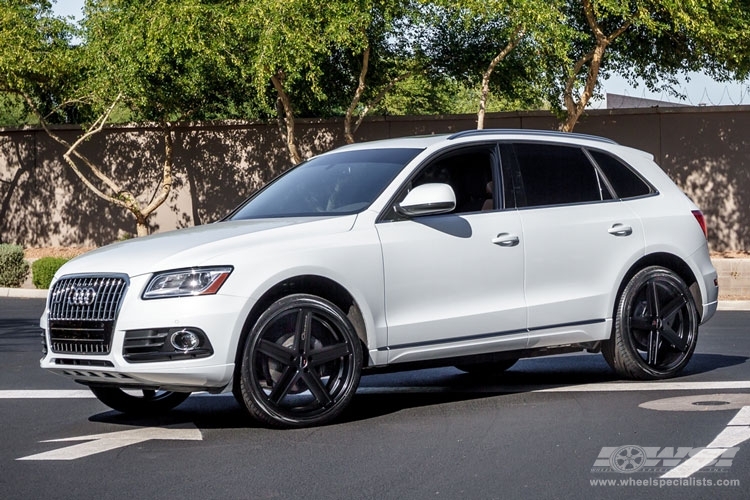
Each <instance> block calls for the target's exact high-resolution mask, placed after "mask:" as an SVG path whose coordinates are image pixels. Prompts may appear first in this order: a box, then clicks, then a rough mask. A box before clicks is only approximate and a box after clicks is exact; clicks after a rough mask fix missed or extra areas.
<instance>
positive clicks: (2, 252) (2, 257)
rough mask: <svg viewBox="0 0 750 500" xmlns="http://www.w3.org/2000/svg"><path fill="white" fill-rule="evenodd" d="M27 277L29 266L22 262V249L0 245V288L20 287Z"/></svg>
mask: <svg viewBox="0 0 750 500" xmlns="http://www.w3.org/2000/svg"><path fill="white" fill-rule="evenodd" d="M28 275H29V264H28V263H27V262H26V261H25V260H23V247H22V246H20V245H9V244H7V243H3V244H0V287H10V288H17V287H20V286H21V285H23V282H24V281H25V280H26V276H28Z"/></svg>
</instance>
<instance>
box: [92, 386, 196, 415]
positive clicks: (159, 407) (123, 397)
mask: <svg viewBox="0 0 750 500" xmlns="http://www.w3.org/2000/svg"><path fill="white" fill-rule="evenodd" d="M90 389H91V392H93V393H94V396H96V398H97V399H98V400H99V401H101V402H102V403H104V404H105V405H107V406H109V407H110V408H112V409H113V410H117V411H119V412H121V413H126V414H129V415H138V416H151V415H159V414H161V413H166V412H168V411H169V410H171V409H172V408H174V407H176V406H177V405H179V404H180V403H182V402H183V401H185V400H186V399H187V398H188V396H190V393H189V392H172V391H156V390H151V389H138V390H136V389H126V388H120V387H102V386H100V387H96V386H94V387H90Z"/></svg>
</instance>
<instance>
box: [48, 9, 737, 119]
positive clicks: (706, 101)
mask: <svg viewBox="0 0 750 500" xmlns="http://www.w3.org/2000/svg"><path fill="white" fill-rule="evenodd" d="M83 2H84V0H57V1H56V2H53V5H52V8H53V10H54V11H55V13H56V14H58V15H64V16H73V17H75V18H76V19H80V18H81V17H82V16H83ZM688 76H689V79H685V78H681V79H680V84H679V85H678V87H677V90H678V91H679V92H680V93H682V94H684V95H685V98H684V99H677V98H675V97H673V96H671V95H667V94H661V93H653V92H649V91H648V89H647V88H646V86H645V85H643V84H640V85H638V86H636V87H633V86H632V85H630V84H629V83H628V82H627V81H626V80H625V78H623V77H621V76H618V75H613V76H612V77H610V78H609V79H608V80H604V81H603V82H602V87H603V90H602V93H603V94H606V93H612V94H620V95H626V96H629V97H644V98H647V99H656V100H661V101H669V102H679V103H682V104H688V105H691V106H726V105H732V104H747V105H750V81H746V82H717V81H714V80H713V79H711V78H710V77H709V76H707V75H704V74H701V73H691V74H690V75H688ZM589 107H591V108H594V109H598V108H605V107H606V102H605V101H604V100H599V101H592V103H591V104H590V106H589Z"/></svg>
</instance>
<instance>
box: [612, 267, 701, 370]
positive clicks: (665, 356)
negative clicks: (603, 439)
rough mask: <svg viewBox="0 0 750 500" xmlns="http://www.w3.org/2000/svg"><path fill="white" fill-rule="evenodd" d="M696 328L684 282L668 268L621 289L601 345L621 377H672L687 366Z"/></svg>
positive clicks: (652, 270) (649, 269) (645, 274)
mask: <svg viewBox="0 0 750 500" xmlns="http://www.w3.org/2000/svg"><path fill="white" fill-rule="evenodd" d="M698 323H699V320H698V312H697V309H696V306H695V303H694V302H693V297H692V295H691V294H690V291H689V290H688V288H687V286H686V285H685V282H684V281H683V280H682V279H681V278H680V277H679V276H678V275H677V274H675V273H674V272H672V271H670V270H669V269H666V268H663V267H659V266H651V267H647V268H645V269H643V270H641V271H639V272H638V273H636V274H635V276H633V278H632V279H631V280H630V281H629V282H628V284H627V286H626V287H625V289H624V290H623V292H622V295H621V296H620V301H619V303H618V307H617V312H616V316H615V324H614V332H613V334H612V338H611V339H610V340H608V341H607V342H605V343H604V345H603V348H602V352H603V354H604V357H605V358H606V360H607V362H608V363H609V364H610V366H611V367H612V368H613V369H614V370H615V371H616V372H617V373H618V374H619V375H621V376H624V377H627V378H634V379H659V378H668V377H672V376H674V375H676V374H677V373H678V372H679V371H680V370H682V368H684V367H685V365H686V364H687V363H688V361H690V357H691V356H692V354H693V351H694V350H695V344H696V340H697V337H698Z"/></svg>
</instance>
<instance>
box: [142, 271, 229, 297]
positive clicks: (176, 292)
mask: <svg viewBox="0 0 750 500" xmlns="http://www.w3.org/2000/svg"><path fill="white" fill-rule="evenodd" d="M232 269H233V268H232V267H231V266H225V267H199V268H194V269H180V270H176V271H166V272H163V273H157V274H155V275H154V277H153V278H151V281H149V283H148V286H147V287H146V290H145V291H144V292H143V298H144V299H161V298H165V297H186V296H191V295H213V294H215V293H216V292H218V291H219V288H221V285H223V284H224V282H225V281H226V279H227V278H228V277H229V274H230V273H231V272H232Z"/></svg>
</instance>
